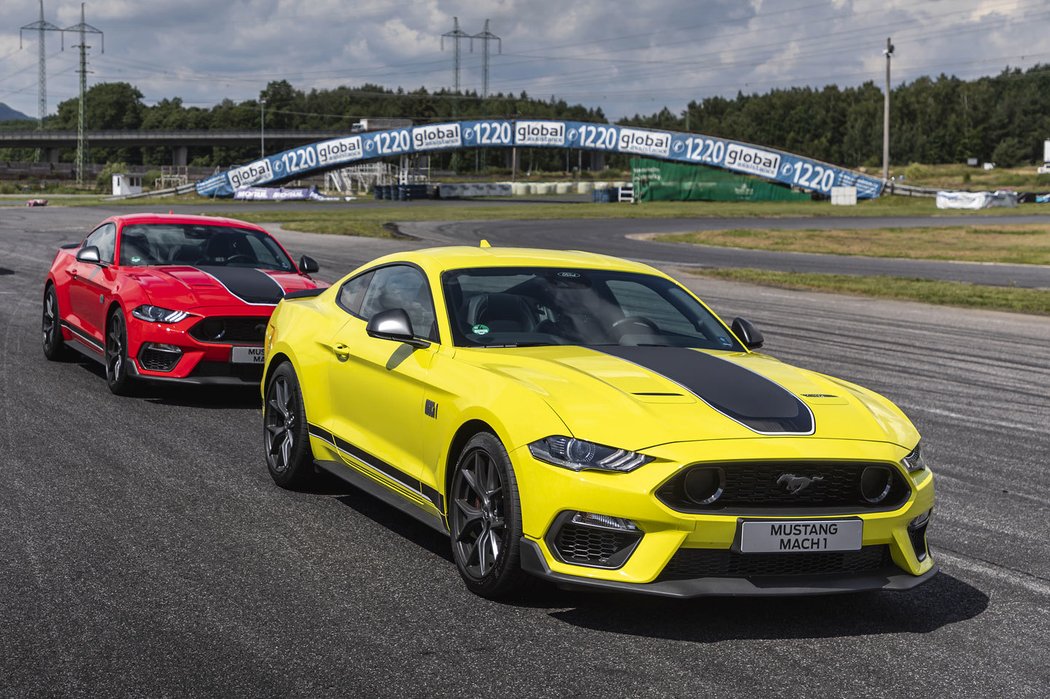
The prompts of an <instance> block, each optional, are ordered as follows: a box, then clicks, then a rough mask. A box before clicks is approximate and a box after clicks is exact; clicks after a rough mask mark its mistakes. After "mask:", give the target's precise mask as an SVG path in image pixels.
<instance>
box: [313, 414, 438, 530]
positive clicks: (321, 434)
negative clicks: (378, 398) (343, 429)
mask: <svg viewBox="0 0 1050 699" xmlns="http://www.w3.org/2000/svg"><path fill="white" fill-rule="evenodd" d="M309 428H310V434H311V435H312V436H314V437H317V438H318V439H320V440H323V441H325V442H328V443H329V444H331V445H332V446H333V447H335V448H336V449H338V450H339V451H341V452H344V453H346V454H349V455H350V456H352V457H354V458H355V459H357V460H358V461H360V462H362V463H364V464H366V465H367V466H369V467H371V468H372V469H374V470H376V471H379V472H380V473H382V474H383V475H385V476H387V477H388V478H390V479H391V480H394V481H397V482H398V483H400V484H401V485H403V486H405V487H406V488H408V489H409V490H414V491H416V492H417V493H420V494H421V495H423V496H424V497H426V499H427V500H430V501H431V502H432V503H434V506H435V507H437V509H438V512H444V511H445V499H444V498H443V497H442V496H441V493H439V492H438V491H437V490H435V489H434V488H431V487H430V486H429V485H427V484H426V483H423V482H422V481H420V480H419V479H416V478H412V477H411V476H409V475H408V474H407V473H405V472H404V471H402V470H401V469H399V468H397V467H396V466H392V465H391V464H388V463H387V462H385V461H383V460H382V459H379V458H376V457H375V456H373V455H372V454H369V453H368V452H367V451H365V450H363V449H361V448H360V447H356V446H354V445H353V444H351V443H350V442H348V441H346V440H345V439H342V438H341V437H337V436H336V435H333V434H332V433H331V432H329V431H328V430H326V429H324V428H322V427H318V426H317V425H314V424H312V423H311V424H310V425H309Z"/></svg>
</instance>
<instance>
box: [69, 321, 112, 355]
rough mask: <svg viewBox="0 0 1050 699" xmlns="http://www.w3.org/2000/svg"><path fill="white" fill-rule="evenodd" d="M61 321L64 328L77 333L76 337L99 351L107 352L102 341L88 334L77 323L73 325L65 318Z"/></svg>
mask: <svg viewBox="0 0 1050 699" xmlns="http://www.w3.org/2000/svg"><path fill="white" fill-rule="evenodd" d="M61 322H62V327H63V328H65V329H66V330H68V331H69V332H71V333H73V334H74V335H76V336H77V338H76V339H78V340H80V341H81V342H83V343H85V344H87V345H90V346H91V349H93V350H97V351H99V352H105V351H106V348H105V347H103V346H102V343H101V342H99V341H98V340H96V339H95V338H93V337H91V336H90V335H88V334H87V333H86V332H84V331H83V330H81V329H80V328H78V327H76V326H75V325H73V324H72V323H70V322H69V321H65V320H63V321H61Z"/></svg>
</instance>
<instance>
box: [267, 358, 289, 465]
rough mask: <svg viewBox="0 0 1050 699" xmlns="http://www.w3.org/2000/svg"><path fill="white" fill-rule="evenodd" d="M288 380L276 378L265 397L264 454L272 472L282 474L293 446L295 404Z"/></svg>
mask: <svg viewBox="0 0 1050 699" xmlns="http://www.w3.org/2000/svg"><path fill="white" fill-rule="evenodd" d="M294 400H295V399H294V398H293V397H292V391H291V387H290V386H289V385H288V379H286V378H285V377H283V376H278V377H277V378H275V379H274V380H273V383H271V384H270V390H269V392H268V395H267V396H266V453H267V455H268V456H269V458H270V461H271V465H272V467H273V470H274V471H276V472H278V473H283V472H284V471H286V470H288V467H289V466H290V465H291V463H292V448H293V447H294V446H295V414H296V411H295V402H294Z"/></svg>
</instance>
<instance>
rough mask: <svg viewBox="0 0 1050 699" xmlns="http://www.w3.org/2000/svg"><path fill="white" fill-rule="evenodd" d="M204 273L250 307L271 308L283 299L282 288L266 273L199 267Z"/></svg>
mask: <svg viewBox="0 0 1050 699" xmlns="http://www.w3.org/2000/svg"><path fill="white" fill-rule="evenodd" d="M194 269H197V270H200V271H201V272H204V273H205V274H207V275H208V276H209V277H211V278H212V279H214V280H215V281H217V282H219V283H220V284H222V285H223V286H224V287H225V288H226V291H228V292H230V293H231V294H233V295H234V296H236V297H237V298H239V299H240V300H241V301H244V302H245V303H247V304H250V305H252V306H273V305H275V304H276V303H277V302H278V301H280V300H281V299H282V298H284V288H283V287H282V286H281V285H280V284H278V283H277V280H276V279H274V278H273V277H271V276H270V275H269V274H267V273H266V272H262V271H260V270H257V269H252V268H251V267H216V266H211V265H208V266H200V267H195V268H194Z"/></svg>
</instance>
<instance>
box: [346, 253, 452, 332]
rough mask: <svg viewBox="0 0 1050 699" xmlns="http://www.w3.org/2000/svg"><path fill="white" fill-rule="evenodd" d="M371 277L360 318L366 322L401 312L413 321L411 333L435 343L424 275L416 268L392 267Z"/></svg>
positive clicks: (427, 287)
mask: <svg viewBox="0 0 1050 699" xmlns="http://www.w3.org/2000/svg"><path fill="white" fill-rule="evenodd" d="M372 274H373V276H372V283H371V284H369V285H368V289H367V290H366V291H365V294H364V298H363V299H362V301H361V312H360V314H359V315H360V316H361V317H362V318H364V319H365V320H368V319H369V318H371V317H372V316H373V315H375V314H376V313H379V312H380V311H387V310H390V309H391V308H403V309H404V310H405V311H406V312H407V313H408V317H409V319H411V321H412V331H413V332H414V333H415V334H416V335H418V336H420V337H426V338H429V339H431V340H433V341H435V342H437V324H436V323H435V322H434V302H433V300H432V299H431V298H430V287H429V286H428V285H427V279H426V277H425V276H423V273H422V272H420V271H419V270H418V269H416V268H415V267H409V266H407V265H391V266H390V267H382V268H380V269H377V270H376V271H375V272H373V273H372Z"/></svg>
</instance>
